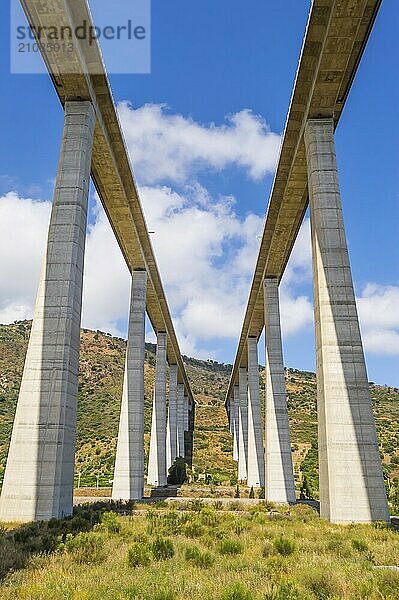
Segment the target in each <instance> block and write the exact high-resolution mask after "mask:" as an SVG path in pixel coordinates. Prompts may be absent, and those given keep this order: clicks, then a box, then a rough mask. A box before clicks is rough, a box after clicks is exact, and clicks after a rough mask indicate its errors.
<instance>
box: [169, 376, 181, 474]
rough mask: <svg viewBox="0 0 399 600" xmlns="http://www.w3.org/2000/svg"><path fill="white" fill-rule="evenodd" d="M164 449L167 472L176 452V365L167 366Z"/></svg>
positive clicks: (176, 454)
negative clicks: (167, 405) (166, 418)
mask: <svg viewBox="0 0 399 600" xmlns="http://www.w3.org/2000/svg"><path fill="white" fill-rule="evenodd" d="M166 450H167V463H166V468H167V471H168V472H169V469H170V467H171V466H172V465H173V463H174V462H175V459H176V457H177V456H178V453H177V365H170V367H169V408H168V428H167V432H166Z"/></svg>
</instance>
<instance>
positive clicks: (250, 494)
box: [248, 486, 255, 500]
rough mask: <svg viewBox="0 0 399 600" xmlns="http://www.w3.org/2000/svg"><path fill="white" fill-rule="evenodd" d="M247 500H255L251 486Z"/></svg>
mask: <svg viewBox="0 0 399 600" xmlns="http://www.w3.org/2000/svg"><path fill="white" fill-rule="evenodd" d="M248 498H251V500H253V499H254V498H255V491H254V488H253V486H252V487H251V489H250V490H249V496H248Z"/></svg>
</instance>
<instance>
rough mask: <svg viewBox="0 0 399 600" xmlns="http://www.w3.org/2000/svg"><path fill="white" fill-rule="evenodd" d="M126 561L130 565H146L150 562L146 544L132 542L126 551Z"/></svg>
mask: <svg viewBox="0 0 399 600" xmlns="http://www.w3.org/2000/svg"><path fill="white" fill-rule="evenodd" d="M127 563H128V565H129V566H130V567H147V566H148V565H149V564H150V563H151V553H150V549H149V547H148V545H147V544H143V543H140V542H134V544H132V545H131V546H130V548H129V550H128V551H127Z"/></svg>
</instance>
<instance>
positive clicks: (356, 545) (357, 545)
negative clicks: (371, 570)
mask: <svg viewBox="0 0 399 600" xmlns="http://www.w3.org/2000/svg"><path fill="white" fill-rule="evenodd" d="M352 548H353V549H354V550H357V552H367V550H368V549H369V547H368V546H367V544H366V542H365V541H364V540H359V539H357V540H352Z"/></svg>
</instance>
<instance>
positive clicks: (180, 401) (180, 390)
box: [177, 383, 185, 458]
mask: <svg viewBox="0 0 399 600" xmlns="http://www.w3.org/2000/svg"><path fill="white" fill-rule="evenodd" d="M184 400H185V397H184V384H183V383H179V384H178V385H177V453H178V456H180V457H181V458H184V455H185V448H184Z"/></svg>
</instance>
